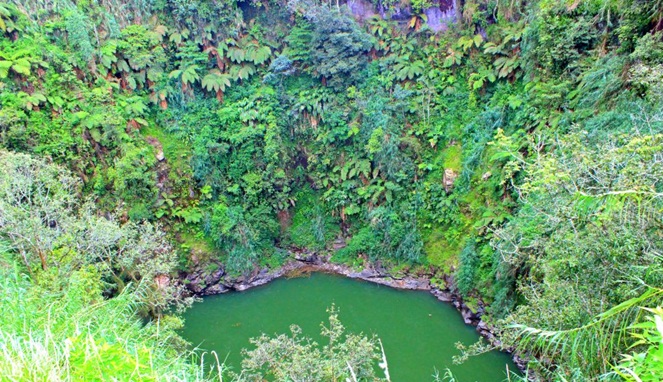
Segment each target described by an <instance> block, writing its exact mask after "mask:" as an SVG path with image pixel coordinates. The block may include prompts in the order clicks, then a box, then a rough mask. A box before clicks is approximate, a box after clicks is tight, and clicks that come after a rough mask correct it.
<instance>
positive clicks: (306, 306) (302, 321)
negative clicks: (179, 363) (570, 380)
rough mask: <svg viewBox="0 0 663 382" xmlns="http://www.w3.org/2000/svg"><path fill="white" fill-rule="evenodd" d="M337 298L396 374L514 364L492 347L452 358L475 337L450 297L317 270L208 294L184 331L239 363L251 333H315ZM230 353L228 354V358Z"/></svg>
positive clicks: (349, 326)
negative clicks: (296, 329) (294, 329)
mask: <svg viewBox="0 0 663 382" xmlns="http://www.w3.org/2000/svg"><path fill="white" fill-rule="evenodd" d="M332 304H334V305H335V306H336V307H337V308H338V309H339V318H340V319H341V322H342V323H343V324H344V325H345V327H346V330H347V331H349V332H354V333H359V332H363V333H364V334H373V333H375V334H376V335H377V336H378V337H379V338H380V339H381V340H382V343H383V345H384V350H385V353H386V354H387V360H388V362H389V371H390V373H391V379H392V381H394V382H409V381H411V382H424V381H432V380H433V378H432V375H433V373H434V370H435V369H437V370H440V371H441V372H440V375H442V374H443V371H444V370H445V368H449V369H450V370H451V371H452V372H453V373H454V376H455V377H456V380H457V381H458V382H473V381H479V382H495V381H502V380H504V379H506V370H507V367H508V368H509V370H512V371H514V370H517V369H516V367H515V365H514V364H513V363H512V361H511V360H510V358H509V356H508V355H507V354H504V353H500V352H497V351H493V352H489V353H486V354H482V355H480V356H477V357H473V358H470V359H469V360H468V361H466V362H465V363H463V364H462V365H454V364H453V362H452V359H451V357H452V356H454V355H458V354H459V351H458V350H457V349H456V347H455V345H454V344H455V343H456V342H459V341H460V342H462V343H463V344H466V345H470V344H472V343H474V342H476V341H477V340H478V339H479V335H478V334H477V332H476V331H475V329H474V328H473V327H471V326H468V325H465V324H464V323H463V320H462V318H461V316H460V313H459V312H458V311H456V310H455V308H454V307H453V306H451V305H450V304H446V303H442V302H439V301H438V300H437V299H435V297H433V296H432V295H431V294H429V293H427V292H421V291H403V290H396V289H393V288H389V287H386V286H381V285H377V284H373V283H368V282H363V281H358V280H352V279H348V278H344V277H340V276H334V275H327V274H320V273H314V274H312V275H310V277H299V278H291V279H278V280H275V281H273V282H272V283H270V284H268V285H264V286H261V287H258V288H254V289H250V290H248V291H245V292H232V293H228V294H224V295H218V296H210V297H205V298H204V299H203V301H202V302H199V303H196V304H195V305H194V306H193V307H192V308H191V309H189V311H187V313H186V314H185V315H184V317H185V319H186V322H185V328H184V330H183V331H182V335H183V337H184V338H186V339H187V340H189V341H190V342H191V343H193V345H195V346H198V347H200V348H201V349H202V350H206V351H211V350H215V351H216V352H217V353H218V354H219V358H220V359H221V360H223V359H224V358H225V359H226V364H228V365H229V366H231V367H233V369H234V370H238V369H239V367H240V363H241V358H242V357H241V353H240V352H241V349H242V348H251V346H250V343H249V338H251V337H257V336H259V335H260V334H261V333H266V334H268V335H270V336H273V335H275V334H280V333H289V327H290V325H291V324H297V325H299V326H300V327H301V328H302V331H303V334H304V335H306V336H309V337H313V338H314V339H315V340H317V341H319V339H320V324H321V323H322V322H325V323H326V321H327V319H328V314H327V308H328V307H330V306H332ZM226 357H227V358H226Z"/></svg>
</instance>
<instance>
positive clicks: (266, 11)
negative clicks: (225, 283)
mask: <svg viewBox="0 0 663 382" xmlns="http://www.w3.org/2000/svg"><path fill="white" fill-rule="evenodd" d="M373 3H374V5H375V6H377V7H379V8H380V9H383V10H384V11H385V12H386V15H387V16H389V15H391V14H402V13H399V12H397V11H398V10H402V9H410V10H411V16H410V17H409V18H408V19H406V20H402V21H401V22H396V21H391V18H390V17H385V18H381V17H379V16H373V17H370V18H368V19H365V20H361V21H360V22H358V21H356V20H354V19H353V18H352V17H351V16H350V15H348V14H347V12H346V11H345V9H346V7H344V6H342V4H340V5H339V4H331V3H330V4H327V3H326V2H322V3H318V2H316V1H314V0H289V1H281V0H270V1H264V2H260V1H250V2H249V1H244V2H235V1H231V0H223V1H215V2H212V1H205V0H195V1H180V0H120V1H105V0H99V1H97V0H95V1H89V0H65V1H59V0H58V1H55V0H46V1H41V0H40V1H37V0H21V1H18V0H10V1H5V2H2V3H0V104H1V107H0V146H2V151H1V152H0V161H1V162H2V163H1V165H0V171H1V173H0V240H2V242H3V243H5V245H3V247H6V249H3V253H4V256H5V257H6V259H5V260H3V262H2V266H1V267H0V270H2V272H3V278H2V279H3V287H2V288H3V291H4V290H7V293H3V294H2V296H3V297H2V298H3V301H2V308H1V309H3V312H4V311H5V310H7V314H3V316H7V315H9V316H11V317H16V321H15V322H14V321H10V322H8V323H6V324H5V322H4V321H3V323H2V325H3V327H1V328H0V329H1V331H0V341H2V342H1V343H0V345H1V346H0V349H1V350H2V351H3V352H8V353H7V354H10V356H9V357H8V358H7V359H8V360H9V361H7V363H2V364H0V365H1V366H2V369H1V370H0V371H2V372H1V373H0V374H3V375H12V376H13V375H17V377H16V378H20V376H24V375H25V374H24V373H28V372H33V371H34V372H35V373H37V372H38V373H41V372H42V371H38V370H37V369H33V368H31V367H30V366H28V365H30V364H31V362H32V361H29V360H30V359H31V358H27V357H28V355H29V357H33V356H34V357H36V356H37V353H38V352H41V351H42V350H44V351H46V352H47V353H48V354H49V357H52V358H49V359H51V360H52V361H51V362H50V363H47V365H46V366H45V367H46V369H44V371H43V373H46V374H39V376H45V375H49V376H51V375H58V376H59V377H58V378H62V379H67V378H73V375H75V373H79V372H81V370H85V369H80V370H78V369H77V370H74V371H71V372H72V373H74V374H70V373H69V371H67V370H65V369H63V368H61V367H64V366H62V365H63V363H62V362H61V359H60V358H58V357H62V356H63V355H62V354H64V353H66V354H67V357H70V358H71V357H78V358H76V359H78V360H79V361H80V363H78V364H79V365H82V366H81V367H83V368H84V367H88V366H89V367H93V368H94V367H97V368H98V365H97V364H95V363H94V362H93V361H91V360H92V359H93V354H90V353H86V352H84V351H82V350H80V347H82V346H84V345H83V344H84V343H86V341H87V342H89V343H93V344H95V346H88V347H87V348H93V347H98V348H100V349H103V348H104V346H105V347H106V348H108V349H110V350H109V351H110V352H112V353H113V356H114V357H118V362H126V363H127V368H126V369H127V370H129V369H132V368H134V366H130V365H129V364H130V363H131V362H138V363H141V362H142V361H140V360H141V359H144V360H147V359H149V360H150V362H149V365H150V366H149V368H147V369H142V366H141V367H135V370H137V372H139V373H141V376H143V375H145V376H147V375H151V376H153V377H154V378H155V379H163V378H161V377H160V376H165V375H169V374H168V373H175V374H174V375H183V374H178V373H187V372H191V373H193V374H190V375H194V374H195V373H196V370H195V368H194V369H192V370H189V369H190V367H189V366H187V365H188V364H187V363H186V361H185V360H184V358H186V356H183V357H184V358H182V357H180V358H177V359H178V361H176V362H169V361H167V360H171V359H173V358H172V357H171V356H170V354H171V353H172V352H176V351H178V349H179V350H181V349H182V348H181V344H177V343H176V342H177V340H176V337H174V336H173V335H172V327H174V326H176V325H175V323H174V322H170V321H176V319H175V318H173V317H170V316H168V315H166V314H165V313H166V312H167V311H169V306H170V305H171V304H173V303H175V304H177V305H178V306H182V304H184V305H186V303H187V301H188V300H186V299H185V298H184V297H183V295H182V290H183V286H181V285H179V284H178V282H177V281H176V274H177V272H178V271H186V270H188V269H191V268H192V267H194V266H196V264H203V266H204V265H208V264H210V263H215V264H217V263H218V264H223V266H224V267H225V269H226V270H227V271H228V272H230V273H231V274H235V275H239V274H242V273H248V272H250V271H252V270H253V269H255V268H256V267H264V266H269V267H274V266H278V265H279V264H281V263H283V261H285V260H286V258H287V256H288V254H287V250H288V249H293V248H308V249H313V250H324V249H325V248H330V247H331V244H332V242H333V241H334V240H336V239H337V238H344V239H345V240H347V246H346V247H345V248H343V249H341V250H340V251H338V252H336V253H335V254H334V256H333V260H334V261H340V262H345V263H348V264H355V265H359V264H362V263H364V262H366V261H373V262H380V263H382V264H383V265H385V266H387V267H393V268H395V271H397V272H404V271H407V272H411V273H419V274H429V275H432V279H433V280H434V281H435V280H439V279H441V277H440V276H441V275H443V274H450V273H451V274H453V275H454V276H455V279H456V283H457V287H458V290H459V291H460V293H461V294H462V295H463V296H464V297H465V299H466V300H467V301H468V302H469V303H470V304H473V305H478V304H481V305H485V310H486V312H487V315H486V319H489V320H490V321H491V323H493V324H494V325H496V326H497V327H498V328H499V329H500V331H501V332H502V337H503V340H504V344H505V346H515V347H517V348H518V349H519V350H520V351H521V352H522V353H523V354H525V355H527V356H528V357H529V358H530V368H531V369H532V371H533V372H535V373H536V375H537V376H538V377H539V378H541V379H544V380H598V379H605V380H619V379H620V378H623V379H626V380H634V381H637V380H643V381H644V380H652V381H653V380H660V379H661V378H663V377H662V376H661V370H663V368H662V367H660V364H661V358H660V351H661V347H660V341H659V340H660V335H661V332H663V329H662V328H661V324H660V322H661V321H660V320H661V312H660V309H657V307H658V306H660V305H661V299H662V298H661V295H662V293H663V259H662V258H661V250H662V247H663V242H662V240H663V239H662V237H661V232H663V231H662V230H661V228H662V227H661V224H662V223H661V219H660V215H661V209H662V207H663V206H662V205H661V196H662V195H663V183H662V182H663V173H661V171H663V170H662V169H661V166H660V161H661V155H662V153H663V149H662V147H663V107H662V105H663V81H662V80H663V31H662V30H663V2H662V1H660V0H653V1H652V0H624V1H613V0H576V1H557V0H531V1H523V0H517V1H509V2H500V1H493V0H464V1H461V0H456V1H454V2H453V4H455V7H456V8H455V13H454V14H455V17H456V18H457V19H456V22H455V23H453V24H452V25H450V28H449V29H448V30H446V31H443V32H438V33H433V32H432V31H431V30H430V29H429V28H427V26H426V20H427V17H426V14H425V11H426V9H427V8H428V7H429V6H432V5H433V4H435V5H436V6H437V3H436V2H428V1H420V0H417V1H411V2H402V3H398V4H397V3H396V2H393V1H375V2H373ZM406 3H409V4H406ZM443 3H444V4H447V3H450V2H446V1H445V2H443ZM444 4H442V5H440V6H444ZM212 268H214V266H213V267H212ZM19 290H20V291H21V292H20V293H24V292H23V291H25V293H27V295H28V297H26V298H24V299H22V300H21V304H20V305H15V302H16V301H15V300H16V298H14V297H11V296H16V295H17V294H16V293H18V292H17V291H19ZM12 291H14V292H12ZM7 296H9V297H7ZM30 296H31V297H30ZM46 306H54V307H56V309H55V311H53V312H52V313H51V314H52V316H49V317H48V318H47V316H46V312H45V311H44V309H45V307H46ZM97 306H101V307H102V308H101V309H97V308H96V307H97ZM644 308H648V309H650V310H646V309H644ZM110 309H114V310H118V311H121V313H122V314H119V313H118V315H116V316H114V317H113V319H114V320H115V319H116V320H117V322H115V321H113V322H107V321H100V317H103V316H98V315H103V314H105V313H103V312H104V311H106V310H110ZM19 311H20V312H23V313H21V314H22V315H20V314H18V312H19ZM71 312H80V317H81V318H80V320H81V323H80V324H79V325H75V323H71V322H68V321H67V320H66V319H65V317H69V316H71V314H72V313H71ZM106 315H107V314H106ZM141 316H142V317H143V318H146V319H148V321H150V322H152V321H153V322H154V323H156V328H155V327H153V325H152V324H148V325H147V326H140V325H138V321H136V319H137V317H141ZM63 320H64V321H63ZM169 320H170V321H169ZM4 325H6V327H5V326H4ZM105 325H108V328H107V329H108V330H106V328H105ZM162 325H163V327H165V328H166V329H164V328H163V327H162ZM28 327H29V328H31V330H33V331H34V332H29V331H27V330H26V329H25V328H28ZM81 328H83V329H81ZM164 333H167V334H164ZM77 338H78V340H77ZM127 338H131V339H133V340H135V341H136V342H135V343H134V342H131V341H129V342H127V341H125V340H123V339H127ZM65 339H67V340H66V341H69V342H66V343H65V342H64V341H65ZM77 341H79V345H78V346H79V348H78V350H76V349H77V347H76V342H77ZM70 342H71V343H70ZM178 346H179V347H178ZM64 347H66V348H67V349H70V350H71V349H73V350H71V351H69V350H67V351H65V350H63V349H64ZM145 349H147V350H145ZM159 349H161V350H159ZM77 351H78V353H77ZM21 352H24V354H26V357H22V358H20V359H19V357H18V356H17V354H23V353H21ZM63 352H64V353H63ZM40 354H41V353H40ZM141 357H145V358H141ZM14 360H15V361H16V362H13V361H14ZM159 360H162V361H159ZM19 361H20V362H19ZM180 361H181V362H180ZM2 362H5V361H2ZM23 362H24V363H23ZM90 362H93V363H90ZM64 364H65V365H71V364H72V363H69V362H65V363H64ZM141 364H142V363H141ZM85 365H88V366H85ZM142 365H144V364H142ZM162 366H163V369H162ZM121 369H122V368H118V369H117V370H118V371H117V372H118V373H120V372H121ZM132 370H133V369H132ZM5 371H6V372H5ZM98 371H99V373H102V374H103V375H105V374H104V373H106V371H104V370H101V369H98ZM48 373H55V374H48ZM67 375H70V377H65V376H67ZM118 375H119V374H118ZM54 378H55V377H54ZM118 378H120V379H121V378H122V377H118ZM146 378H147V377H146ZM173 378H175V377H173ZM191 378H194V377H191ZM195 378H202V376H196V377H195ZM49 379H50V377H49Z"/></svg>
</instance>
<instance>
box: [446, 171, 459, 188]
mask: <svg viewBox="0 0 663 382" xmlns="http://www.w3.org/2000/svg"><path fill="white" fill-rule="evenodd" d="M457 177H458V174H456V172H455V171H454V170H452V169H450V168H445V169H444V175H443V176H442V185H443V186H444V190H445V191H446V192H451V191H452V190H453V188H454V182H455V181H456V178H457Z"/></svg>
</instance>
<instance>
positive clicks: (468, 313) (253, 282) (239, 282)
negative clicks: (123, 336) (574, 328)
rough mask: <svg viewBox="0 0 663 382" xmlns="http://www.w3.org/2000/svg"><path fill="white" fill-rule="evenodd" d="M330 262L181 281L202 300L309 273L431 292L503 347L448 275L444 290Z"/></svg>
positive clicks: (296, 260)
mask: <svg viewBox="0 0 663 382" xmlns="http://www.w3.org/2000/svg"><path fill="white" fill-rule="evenodd" d="M328 260H329V256H320V255H318V254H315V253H294V254H293V260H290V261H289V262H287V263H286V264H285V265H283V266H282V267H280V268H278V269H273V270H270V269H267V268H263V269H256V270H254V271H253V272H252V273H251V274H249V275H245V276H239V277H232V276H230V275H228V274H226V273H225V271H224V269H223V267H222V266H220V265H218V268H217V269H215V270H203V269H197V270H195V271H193V272H191V273H182V274H180V279H181V280H182V281H183V282H184V284H185V285H186V287H187V289H188V290H189V291H190V292H191V293H192V294H194V295H196V296H200V297H202V296H209V295H215V294H221V293H227V292H230V291H240V292H241V291H245V290H247V289H250V288H254V287H257V286H261V285H265V284H267V283H269V282H271V281H273V280H275V279H277V278H280V277H284V276H285V277H288V276H291V277H296V276H297V275H300V274H305V273H310V272H323V273H331V274H336V275H341V276H345V277H349V278H352V279H359V280H364V281H368V282H372V283H376V284H381V285H385V286H389V287H391V288H397V289H407V290H421V291H428V292H430V293H431V294H432V295H433V296H435V297H436V298H437V299H438V300H439V301H442V302H445V303H451V304H452V305H453V306H454V307H455V308H456V309H457V310H458V311H459V312H460V314H461V316H462V317H463V321H464V322H465V324H467V325H472V326H474V327H475V328H476V330H477V332H478V333H479V334H480V335H481V336H482V337H483V338H485V339H486V340H488V342H489V343H490V344H491V345H494V346H496V347H498V348H499V347H501V342H500V340H499V339H498V338H497V336H496V334H495V333H494V328H493V327H492V326H490V325H489V324H488V323H486V322H485V321H483V320H482V318H481V317H482V316H483V314H484V313H485V310H484V307H483V304H481V302H480V303H479V305H478V308H477V309H476V311H473V310H472V309H471V308H470V307H469V306H468V305H467V304H466V303H465V302H464V301H463V298H462V297H461V296H460V294H459V293H458V290H457V289H456V288H455V286H454V282H453V278H452V277H451V276H448V275H445V277H444V278H443V281H444V285H445V287H444V288H440V287H438V286H434V285H432V284H431V282H430V278H429V277H425V276H423V277H414V276H409V275H405V276H403V277H397V276H394V275H392V274H390V273H389V272H388V271H387V270H386V269H382V268H380V267H379V266H378V267H376V266H374V265H370V266H369V267H367V268H364V269H362V270H361V271H357V270H356V269H353V268H351V267H349V266H347V265H343V264H334V263H330V262H329V261H328ZM506 351H507V352H508V353H510V354H511V355H512V358H513V361H514V363H515V364H516V366H518V368H519V369H520V371H521V372H524V370H525V368H526V366H527V361H526V360H525V359H523V358H522V357H521V356H519V355H518V354H516V353H514V352H513V349H506Z"/></svg>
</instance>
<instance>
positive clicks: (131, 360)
mask: <svg viewBox="0 0 663 382" xmlns="http://www.w3.org/2000/svg"><path fill="white" fill-rule="evenodd" d="M0 252H2V250H1V249H0ZM66 285H67V286H66V287H64V288H60V290H49V289H48V288H47V287H44V286H43V285H40V284H35V283H33V282H32V281H31V280H30V279H28V278H27V276H25V275H24V274H22V273H21V271H20V268H19V267H18V266H17V265H16V264H15V263H14V262H12V261H11V260H8V257H7V256H4V258H3V257H0V381H75V380H111V381H112V380H115V381H138V380H140V381H150V380H155V381H156V380H158V381H204V380H209V379H211V378H210V375H208V374H207V372H206V371H205V369H204V368H203V367H202V366H200V365H197V359H196V358H195V356H194V355H193V353H192V352H189V351H187V350H185V347H184V343H183V341H182V340H180V339H179V337H177V335H176V334H175V332H174V330H173V327H174V326H175V325H176V324H177V321H178V320H176V319H171V321H170V322H169V321H168V320H169V319H168V318H166V319H162V320H160V321H158V322H153V323H144V322H142V320H140V318H139V317H138V316H137V315H136V311H137V309H138V307H139V305H140V303H139V301H140V299H139V293H138V292H137V291H139V290H140V288H136V289H134V290H133V291H130V290H129V289H127V290H126V291H125V292H123V293H122V294H120V295H119V296H117V297H114V298H111V299H104V298H103V297H102V296H101V292H100V290H99V288H98V286H99V285H101V281H100V280H99V279H98V276H96V274H95V272H94V271H92V270H85V269H83V270H80V271H77V272H74V274H73V276H72V277H71V278H70V279H69V280H68V282H67V283H66ZM173 321H175V322H173ZM217 378H219V376H217Z"/></svg>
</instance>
